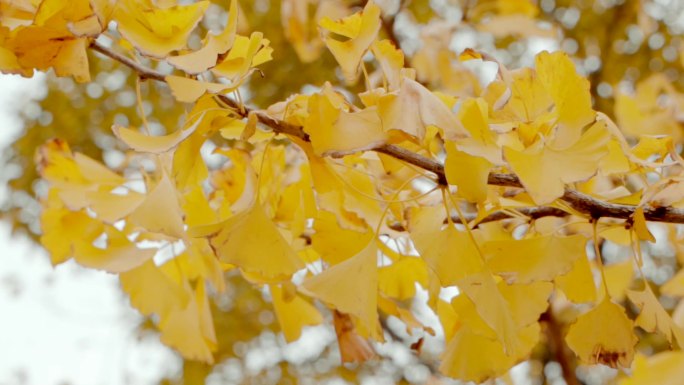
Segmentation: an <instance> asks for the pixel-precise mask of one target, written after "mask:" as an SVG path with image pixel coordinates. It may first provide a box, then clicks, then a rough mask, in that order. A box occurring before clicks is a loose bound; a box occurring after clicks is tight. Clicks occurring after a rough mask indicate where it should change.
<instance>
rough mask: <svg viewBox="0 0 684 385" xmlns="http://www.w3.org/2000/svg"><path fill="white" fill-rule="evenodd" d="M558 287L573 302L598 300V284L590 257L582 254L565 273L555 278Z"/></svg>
mask: <svg viewBox="0 0 684 385" xmlns="http://www.w3.org/2000/svg"><path fill="white" fill-rule="evenodd" d="M554 283H555V284H556V287H557V288H558V289H560V290H561V291H562V292H563V293H564V294H565V296H566V297H567V298H568V299H569V300H570V301H572V302H578V303H579V302H593V301H595V300H596V294H597V293H596V284H595V283H594V275H593V274H592V272H591V266H590V265H589V259H588V258H587V256H586V255H585V256H581V257H579V258H578V259H577V260H575V263H574V265H573V267H572V269H571V270H570V271H569V272H568V273H567V274H565V275H559V276H557V277H556V278H554Z"/></svg>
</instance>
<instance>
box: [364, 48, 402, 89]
mask: <svg viewBox="0 0 684 385" xmlns="http://www.w3.org/2000/svg"><path fill="white" fill-rule="evenodd" d="M371 51H372V52H373V56H375V59H376V60H377V61H378V62H379V63H380V68H381V69H382V72H383V74H384V75H385V79H386V81H387V85H388V88H389V90H391V91H393V90H396V89H398V88H399V86H400V84H401V69H402V68H404V52H402V50H401V49H399V48H397V47H395V46H394V43H392V42H391V41H390V40H379V41H375V42H374V43H373V45H372V46H371Z"/></svg>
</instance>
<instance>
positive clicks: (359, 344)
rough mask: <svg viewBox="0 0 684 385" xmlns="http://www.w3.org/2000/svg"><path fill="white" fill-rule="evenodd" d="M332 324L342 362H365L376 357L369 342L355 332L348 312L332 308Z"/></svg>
mask: <svg viewBox="0 0 684 385" xmlns="http://www.w3.org/2000/svg"><path fill="white" fill-rule="evenodd" d="M333 325H334V326H335V334H336V335H337V342H338V345H339V347H340V356H341V358H342V362H343V363H345V362H349V363H354V362H356V363H359V362H366V361H368V360H371V359H373V358H375V357H376V354H375V351H374V350H373V347H372V346H371V344H370V343H368V341H367V340H365V339H364V338H363V337H361V336H360V335H359V334H358V333H357V332H356V329H355V327H354V322H353V321H352V319H351V317H350V316H349V315H348V314H344V313H340V312H339V311H337V310H333Z"/></svg>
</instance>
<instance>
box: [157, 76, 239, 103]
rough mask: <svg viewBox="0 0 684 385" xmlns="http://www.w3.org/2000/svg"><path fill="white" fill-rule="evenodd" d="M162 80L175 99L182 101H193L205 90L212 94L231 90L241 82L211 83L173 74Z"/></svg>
mask: <svg viewBox="0 0 684 385" xmlns="http://www.w3.org/2000/svg"><path fill="white" fill-rule="evenodd" d="M164 80H165V81H166V84H168V85H169V88H171V92H172V93H173V96H174V97H175V98H176V100H178V101H179V102H183V103H193V102H195V101H197V99H199V98H200V97H201V96H202V95H204V94H205V93H207V92H209V93H212V94H219V93H225V92H232V91H234V90H236V89H237V88H238V87H240V85H241V84H242V82H241V81H237V82H235V83H228V84H224V83H211V82H204V81H200V80H195V79H190V78H185V77H182V76H175V75H169V76H167V77H165V78H164Z"/></svg>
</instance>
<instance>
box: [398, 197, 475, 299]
mask: <svg viewBox="0 0 684 385" xmlns="http://www.w3.org/2000/svg"><path fill="white" fill-rule="evenodd" d="M444 217H445V214H444V208H442V207H440V206H437V207H429V208H423V209H421V210H415V211H412V212H411V218H410V223H409V225H410V226H409V231H410V233H411V239H412V240H413V243H414V244H415V247H416V249H417V250H418V252H419V253H420V256H421V257H422V258H423V259H424V260H425V262H426V263H427V265H428V266H429V267H430V268H431V269H432V271H434V272H435V274H437V276H438V277H439V280H440V282H441V283H442V285H443V286H452V285H456V284H457V283H458V282H459V280H460V279H463V278H465V277H467V276H469V275H471V274H475V273H479V272H481V271H482V270H483V269H484V262H483V261H482V258H481V257H480V255H479V253H478V250H477V247H476V246H475V245H474V244H473V242H472V240H471V239H470V237H469V236H468V234H467V233H466V232H465V231H459V230H457V229H456V227H455V226H454V225H453V224H448V225H447V227H446V228H445V229H444V230H442V229H441V227H442V221H443V218H444Z"/></svg>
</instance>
